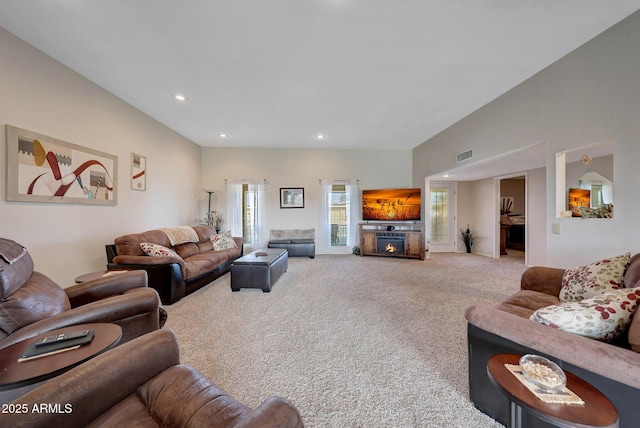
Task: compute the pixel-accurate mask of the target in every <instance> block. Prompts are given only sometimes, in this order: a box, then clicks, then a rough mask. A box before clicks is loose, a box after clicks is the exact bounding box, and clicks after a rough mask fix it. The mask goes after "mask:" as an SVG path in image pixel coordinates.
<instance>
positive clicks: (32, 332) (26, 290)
mask: <svg viewBox="0 0 640 428" xmlns="http://www.w3.org/2000/svg"><path fill="white" fill-rule="evenodd" d="M164 314H165V311H164V309H163V308H161V306H160V299H159V297H158V293H157V292H156V291H155V290H153V289H151V288H148V287H147V275H146V273H145V272H144V271H131V272H127V273H121V274H118V275H113V276H110V277H104V278H100V279H97V280H94V281H88V282H85V283H82V284H78V285H74V286H71V287H69V288H65V289H63V288H61V287H59V286H58V285H57V284H56V283H54V282H53V281H52V280H51V279H49V278H48V277H46V276H45V275H43V274H41V273H39V272H34V270H33V260H32V259H31V256H30V255H29V252H28V251H27V249H26V248H24V247H23V246H22V245H20V244H18V243H16V242H14V241H11V240H8V239H4V238H0V349H2V348H5V347H7V346H9V345H12V344H14V343H16V342H19V341H21V340H24V339H28V338H30V337H33V336H36V335H38V334H40V333H44V332H47V331H50V330H53V329H56V328H61V327H68V326H71V325H75V324H84V323H91V322H106V323H114V324H118V325H119V326H120V327H122V342H126V341H128V340H130V339H132V338H134V337H138V336H140V335H142V334H145V333H148V332H150V331H153V330H157V329H158V328H160V327H161V324H162V322H163V321H164Z"/></svg>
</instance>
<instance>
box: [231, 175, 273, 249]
mask: <svg viewBox="0 0 640 428" xmlns="http://www.w3.org/2000/svg"><path fill="white" fill-rule="evenodd" d="M244 185H246V186H247V191H246V200H243V199H244V198H243V196H244V195H245V193H244V191H243V187H244ZM264 193H265V185H264V180H227V218H228V221H229V228H230V230H231V234H232V235H233V236H244V237H245V238H246V241H247V242H246V244H245V246H246V247H247V248H246V249H247V251H253V250H256V249H258V248H261V247H264V246H265V243H266V238H265V236H264V230H263V225H264V212H265V210H264ZM243 219H244V223H243ZM245 234H248V236H245Z"/></svg>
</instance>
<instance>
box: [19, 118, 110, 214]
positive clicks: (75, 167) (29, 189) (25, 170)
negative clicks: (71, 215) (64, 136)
mask: <svg viewBox="0 0 640 428" xmlns="http://www.w3.org/2000/svg"><path fill="white" fill-rule="evenodd" d="M6 135H7V192H6V195H7V197H6V198H7V200H8V201H21V202H54V203H67V204H94V205H115V204H116V201H117V199H116V196H117V185H116V177H117V172H118V165H117V164H118V158H117V157H116V156H113V155H110V154H107V153H104V152H100V151H98V150H93V149H90V148H88V147H83V146H79V145H77V144H72V143H68V142H66V141H62V140H58V139H56V138H53V137H48V136H46V135H42V134H38V133H35V132H32V131H28V130H26V129H20V128H16V127H15V126H11V125H6Z"/></svg>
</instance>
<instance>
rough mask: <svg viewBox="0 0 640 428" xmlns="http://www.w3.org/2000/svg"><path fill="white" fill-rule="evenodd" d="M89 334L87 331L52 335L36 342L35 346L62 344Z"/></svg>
mask: <svg viewBox="0 0 640 428" xmlns="http://www.w3.org/2000/svg"><path fill="white" fill-rule="evenodd" d="M88 334H89V330H78V331H71V332H69V333H61V334H54V335H53V336H47V337H43V338H42V339H40V340H38V341H37V342H36V346H42V345H48V344H50V343H56V342H63V341H65V340H71V339H77V338H80V337H85V336H87V335H88Z"/></svg>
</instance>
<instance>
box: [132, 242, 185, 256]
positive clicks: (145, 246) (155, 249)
mask: <svg viewBox="0 0 640 428" xmlns="http://www.w3.org/2000/svg"><path fill="white" fill-rule="evenodd" d="M140 248H142V251H144V253H145V254H146V255H147V256H156V257H158V256H164V257H178V258H180V256H179V255H178V253H176V252H175V251H173V250H172V249H171V248H167V247H165V246H162V245H158V244H152V243H149V242H142V243H141V244H140Z"/></svg>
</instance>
